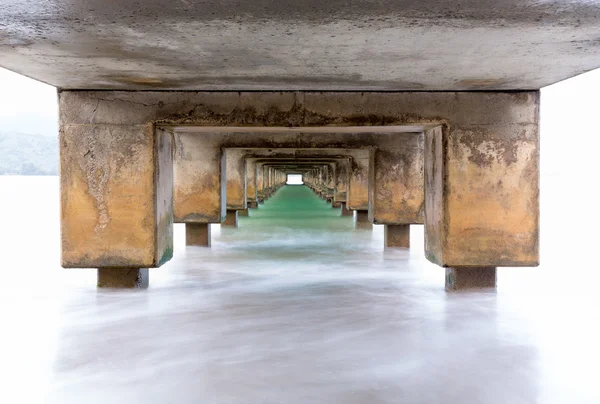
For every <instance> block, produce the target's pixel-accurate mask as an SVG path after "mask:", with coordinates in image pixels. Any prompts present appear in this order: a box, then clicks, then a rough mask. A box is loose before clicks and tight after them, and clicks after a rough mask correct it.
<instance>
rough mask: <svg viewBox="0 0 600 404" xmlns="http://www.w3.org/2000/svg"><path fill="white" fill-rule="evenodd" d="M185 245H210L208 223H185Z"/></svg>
mask: <svg viewBox="0 0 600 404" xmlns="http://www.w3.org/2000/svg"><path fill="white" fill-rule="evenodd" d="M185 245H189V246H200V247H210V223H186V224H185Z"/></svg>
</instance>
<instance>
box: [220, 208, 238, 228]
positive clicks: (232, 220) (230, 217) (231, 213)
mask: <svg viewBox="0 0 600 404" xmlns="http://www.w3.org/2000/svg"><path fill="white" fill-rule="evenodd" d="M221 226H225V227H235V228H237V226H238V211H237V210H230V209H227V215H226V216H225V220H224V221H223V222H222V223H221Z"/></svg>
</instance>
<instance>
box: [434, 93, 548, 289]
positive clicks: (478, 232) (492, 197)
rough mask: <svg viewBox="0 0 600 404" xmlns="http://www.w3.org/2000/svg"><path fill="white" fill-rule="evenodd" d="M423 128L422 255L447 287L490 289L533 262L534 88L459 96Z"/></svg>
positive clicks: (535, 177)
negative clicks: (443, 122)
mask: <svg viewBox="0 0 600 404" xmlns="http://www.w3.org/2000/svg"><path fill="white" fill-rule="evenodd" d="M453 110H454V111H455V112H454V114H455V115H454V121H453V123H452V124H451V125H449V126H448V127H444V126H438V127H436V128H432V129H429V130H427V131H425V253H426V256H427V258H428V259H429V260H430V261H432V262H434V263H436V264H438V265H440V266H443V267H447V268H450V269H448V271H447V276H446V287H447V289H448V290H458V289H463V288H476V287H480V288H493V286H494V285H495V280H496V275H495V274H496V272H495V271H496V270H495V267H502V266H537V265H538V259H539V245H538V242H539V240H538V235H539V222H538V220H539V153H538V146H539V137H538V122H539V93H538V92H520V93H519V92H517V93H477V94H474V93H472V94H460V93H459V95H458V96H457V97H455V99H454V101H453Z"/></svg>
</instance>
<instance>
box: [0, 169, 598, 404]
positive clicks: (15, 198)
mask: <svg viewBox="0 0 600 404" xmlns="http://www.w3.org/2000/svg"><path fill="white" fill-rule="evenodd" d="M57 186H58V181H57V179H56V178H18V177H0V192H1V193H2V196H3V198H2V200H1V202H0V204H1V205H0V207H1V208H2V212H3V230H2V233H1V235H0V241H1V245H2V253H3V260H2V267H1V268H2V282H1V284H0V318H1V319H2V323H1V324H2V326H1V328H0V330H1V331H0V342H1V344H0V359H1V360H0V372H1V373H0V376H1V378H0V385H1V386H2V388H1V389H0V402H2V403H5V402H6V403H9V402H10V403H12V402H28V403H29V402H47V403H228V404H229V403H231V404H234V403H240V404H242V403H243V404H246V403H349V404H352V403H437V402H446V403H598V402H600V387H598V384H597V376H598V374H599V369H598V366H599V363H600V361H599V359H600V348H599V346H598V341H599V340H600V331H599V329H598V323H599V320H600V318H599V316H598V307H600V306H599V303H600V299H599V298H598V296H597V293H596V292H595V289H596V285H597V282H598V280H599V279H598V275H597V272H595V271H593V270H594V269H597V268H595V267H594V265H596V264H594V263H591V264H590V263H587V260H588V259H589V257H585V256H582V260H581V261H577V259H576V257H575V255H574V254H572V253H571V252H569V251H568V250H565V247H564V245H561V246H560V247H559V246H558V244H556V243H555V244H553V237H552V234H553V233H552V234H551V233H550V232H549V233H548V234H549V235H548V236H547V237H546V239H545V240H543V242H544V241H546V243H548V244H549V248H548V250H551V251H550V252H551V253H548V254H546V255H545V258H544V256H543V261H542V262H546V264H543V265H542V267H540V268H538V269H511V268H503V269H501V270H500V272H499V290H498V293H497V294H485V293H469V294H464V293H461V294H447V293H445V292H444V289H443V286H444V274H443V271H442V270H441V269H439V268H437V267H435V266H434V265H430V264H429V263H427V261H426V260H425V259H424V257H423V251H422V243H423V234H422V229H421V228H420V227H418V226H413V227H412V233H413V234H412V240H411V241H412V244H413V249H412V250H411V251H410V252H408V251H384V250H383V229H382V227H380V226H375V227H374V229H373V231H365V230H354V228H353V223H352V219H351V218H350V219H349V218H343V217H340V216H339V211H337V210H334V209H332V208H331V207H330V206H329V205H327V204H326V203H325V202H324V201H322V200H320V199H318V198H316V197H315V196H314V195H312V194H311V193H310V191H308V189H306V188H304V187H286V188H284V189H282V190H281V191H279V192H278V193H277V194H276V195H275V196H274V197H273V198H272V199H270V200H269V201H267V202H266V203H265V204H264V205H261V207H260V209H258V210H252V211H251V217H249V218H240V226H239V228H238V229H220V226H213V246H212V248H210V249H205V248H186V247H185V245H184V229H183V227H182V226H179V225H177V226H176V229H175V244H176V245H175V246H176V250H175V258H174V259H173V261H171V262H170V263H168V264H167V265H165V266H164V267H162V268H160V269H154V270H151V272H150V288H149V289H148V290H145V291H106V290H101V291H99V290H96V288H95V280H96V278H95V271H94V270H83V269H82V270H63V269H60V268H59V235H58V189H57ZM561 257H564V258H561ZM544 260H545V261H544Z"/></svg>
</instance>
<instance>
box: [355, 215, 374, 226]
mask: <svg viewBox="0 0 600 404" xmlns="http://www.w3.org/2000/svg"><path fill="white" fill-rule="evenodd" d="M355 213H356V215H355V217H354V220H355V225H356V227H357V228H360V229H372V228H373V224H372V223H371V222H370V221H369V211H367V210H357V211H355Z"/></svg>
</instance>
